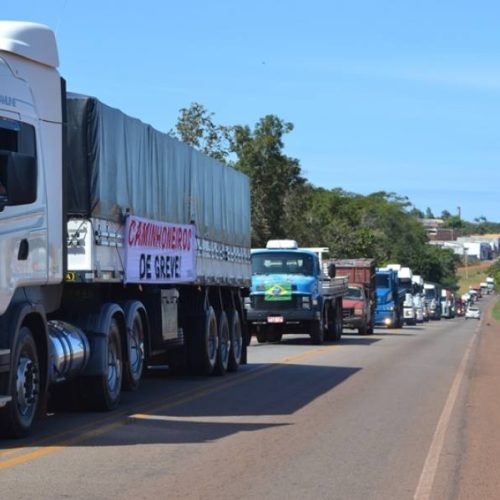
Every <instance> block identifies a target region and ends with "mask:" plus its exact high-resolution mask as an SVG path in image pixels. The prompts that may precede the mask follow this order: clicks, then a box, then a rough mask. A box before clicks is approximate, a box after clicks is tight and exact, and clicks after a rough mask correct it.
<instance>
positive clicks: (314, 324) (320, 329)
mask: <svg viewBox="0 0 500 500" xmlns="http://www.w3.org/2000/svg"><path fill="white" fill-rule="evenodd" d="M309 329H310V331H309V335H310V336H311V342H312V343H313V344H314V345H321V344H322V343H323V342H324V341H325V323H324V316H323V315H322V319H317V320H313V321H311V324H310V327H309Z"/></svg>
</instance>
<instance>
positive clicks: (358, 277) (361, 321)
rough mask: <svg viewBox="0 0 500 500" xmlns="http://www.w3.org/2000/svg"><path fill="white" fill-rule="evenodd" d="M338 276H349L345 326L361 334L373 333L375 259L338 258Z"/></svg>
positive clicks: (344, 303)
mask: <svg viewBox="0 0 500 500" xmlns="http://www.w3.org/2000/svg"><path fill="white" fill-rule="evenodd" d="M331 262H333V264H335V268H336V272H337V276H347V279H348V285H347V292H346V294H345V295H344V298H343V305H342V315H343V321H344V327H345V328H352V329H355V330H356V329H357V330H358V333H359V334H360V335H366V334H372V333H373V328H374V324H375V270H376V268H375V260H374V259H336V260H333V261H331Z"/></svg>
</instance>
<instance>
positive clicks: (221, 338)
mask: <svg viewBox="0 0 500 500" xmlns="http://www.w3.org/2000/svg"><path fill="white" fill-rule="evenodd" d="M217 336H218V348H217V358H216V361H215V366H214V373H215V374H216V375H224V374H225V373H226V371H227V366H228V364H229V352H230V350H231V338H230V336H229V325H228V322H227V316H226V313H225V312H224V311H222V312H221V313H220V315H219V321H218V323H217Z"/></svg>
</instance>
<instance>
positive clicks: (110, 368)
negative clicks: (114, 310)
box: [80, 318, 123, 411]
mask: <svg viewBox="0 0 500 500" xmlns="http://www.w3.org/2000/svg"><path fill="white" fill-rule="evenodd" d="M107 361H108V363H107V369H106V371H105V373H104V374H103V375H97V376H92V377H82V378H81V379H80V383H81V387H82V392H83V393H84V394H85V396H86V397H87V399H88V402H89V404H90V405H91V406H92V407H93V408H94V409H96V410H99V411H108V410H114V409H115V408H116V407H117V406H118V404H119V403H120V394H121V389H122V382H123V356H122V343H121V337H120V327H119V325H118V322H117V320H116V318H113V319H112V320H111V322H110V324H109V331H108V335H107Z"/></svg>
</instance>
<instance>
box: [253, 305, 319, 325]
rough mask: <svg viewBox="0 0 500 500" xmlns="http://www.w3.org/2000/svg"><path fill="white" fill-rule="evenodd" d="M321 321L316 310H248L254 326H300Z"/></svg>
mask: <svg viewBox="0 0 500 500" xmlns="http://www.w3.org/2000/svg"><path fill="white" fill-rule="evenodd" d="M319 319H320V312H319V311H316V310H307V309H304V310H292V311H271V310H261V311H256V310H252V309H251V310H247V321H248V323H250V324H252V325H273V326H279V325H300V324H303V323H304V322H306V321H313V320H319Z"/></svg>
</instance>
